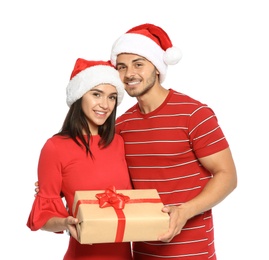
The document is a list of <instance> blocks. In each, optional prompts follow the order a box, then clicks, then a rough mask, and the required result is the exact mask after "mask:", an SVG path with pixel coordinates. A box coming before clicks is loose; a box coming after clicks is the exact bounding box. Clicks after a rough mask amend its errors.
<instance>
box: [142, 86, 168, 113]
mask: <svg viewBox="0 0 269 260" xmlns="http://www.w3.org/2000/svg"><path fill="white" fill-rule="evenodd" d="M168 94H169V90H167V89H165V88H163V87H162V86H161V85H159V86H158V87H153V88H152V89H150V90H149V92H148V93H146V94H144V95H143V96H141V97H138V98H137V101H138V105H139V108H140V110H141V113H143V114H148V113H150V112H152V111H154V110H155V109H157V108H158V107H159V106H160V105H161V104H162V103H163V102H164V100H165V99H166V97H167V95H168Z"/></svg>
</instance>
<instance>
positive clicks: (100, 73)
mask: <svg viewBox="0 0 269 260" xmlns="http://www.w3.org/2000/svg"><path fill="white" fill-rule="evenodd" d="M100 84H111V85H113V86H114V87H115V88H116V90H117V92H118V96H117V101H118V105H119V104H120V103H121V101H122V99H123V96H124V85H123V83H122V81H121V79H120V76H119V72H118V71H117V70H116V69H115V67H114V66H113V65H112V64H111V62H110V61H89V60H84V59H81V58H79V59H77V61H76V64H75V67H74V69H73V72H72V74H71V77H70V82H69V84H68V85H67V88H66V103H67V105H68V106H69V107H70V106H71V105H72V104H73V103H74V102H75V101H77V100H78V99H80V98H81V97H82V96H83V95H84V94H85V93H86V92H88V91H89V90H91V89H92V88H94V87H96V86H98V85H100Z"/></svg>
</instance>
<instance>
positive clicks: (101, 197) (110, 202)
mask: <svg viewBox="0 0 269 260" xmlns="http://www.w3.org/2000/svg"><path fill="white" fill-rule="evenodd" d="M95 197H96V198H97V199H98V200H97V201H96V200H79V201H78V202H77V205H76V208H75V212H74V216H76V215H77V212H78V208H79V205H80V204H97V203H98V201H99V207H100V208H105V207H113V208H114V210H115V212H116V214H117V217H118V227H117V233H116V237H115V242H122V241H123V236H124V231H125V224H126V219H125V215H124V212H123V209H124V206H125V203H126V202H127V203H160V202H161V199H160V198H151V199H149V198H146V199H130V197H128V196H125V195H123V194H122V193H117V192H116V188H115V187H114V186H111V187H109V188H107V189H106V190H105V192H103V193H98V194H96V195H95Z"/></svg>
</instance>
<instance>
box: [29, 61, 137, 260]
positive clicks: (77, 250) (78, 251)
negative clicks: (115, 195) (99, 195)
mask: <svg viewBox="0 0 269 260" xmlns="http://www.w3.org/2000/svg"><path fill="white" fill-rule="evenodd" d="M66 93H67V104H68V106H69V107H70V109H69V111H68V113H67V115H66V118H65V120H64V122H63V125H62V129H61V131H60V132H59V133H57V134H55V135H54V136H52V137H51V138H49V139H48V140H47V141H46V143H45V144H44V146H43V148H42V150H41V154H40V158H39V163H38V183H39V187H40V192H39V193H38V194H37V195H36V197H35V200H34V203H33V206H32V210H31V212H30V215H29V219H28V222H27V226H28V227H29V228H30V229H31V230H32V231H35V230H39V229H42V230H46V231H51V232H56V233H63V232H64V231H65V230H67V231H68V232H69V233H70V241H69V246H68V249H67V251H66V253H65V255H64V257H63V259H64V260H74V259H76V260H84V259H85V260H86V259H87V260H88V259H94V260H96V259H103V260H110V259H111V260H112V259H115V260H121V259H122V260H128V259H132V256H131V248H130V243H107V244H106V243H103V244H92V245H83V244H80V243H79V242H78V241H77V237H78V236H77V231H76V227H75V224H76V223H77V222H78V219H76V218H74V217H73V212H72V205H73V201H74V194H75V191H76V190H98V189H106V188H107V187H109V186H111V185H113V186H115V188H116V189H131V188H132V187H131V183H130V179H129V174H128V170H127V165H126V161H125V151H124V144H123V139H122V138H121V137H120V136H119V135H118V134H115V117H116V107H117V105H118V104H120V103H121V101H122V98H123V95H124V86H123V83H122V82H121V80H120V78H119V75H118V72H117V71H116V70H115V68H114V67H113V66H112V65H111V64H110V62H106V61H87V60H84V59H78V60H77V62H76V64H75V67H74V70H73V72H72V74H71V79H70V82H69V84H68V86H67V92H66ZM62 197H64V198H65V200H66V203H67V207H66V205H65V204H64V202H63V200H62Z"/></svg>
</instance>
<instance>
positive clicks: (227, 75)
mask: <svg viewBox="0 0 269 260" xmlns="http://www.w3.org/2000/svg"><path fill="white" fill-rule="evenodd" d="M268 13H269V8H268V4H267V1H266V0H265V1H261V0H255V1H254V0H253V1H248V0H245V1H243V0H242V1H238V0H226V1H218V0H212V1H210V0H203V1H201V0H196V1H195V0H188V1H187V0H186V1H180V0H179V1H169V0H167V1H161V0H154V1H153V0H152V1H151V0H136V1H121V0H114V1H113V0H98V1H97V0H96V1H90V0H88V1H84V0H77V1H75V0H74V1H70V0H53V1H52V0H46V1H29V0H24V1H19V0H17V1H12V0H10V1H1V3H0V27H1V40H0V44H1V47H0V55H1V56H0V73H1V81H0V82H1V86H0V88H1V90H0V93H1V102H0V106H1V107H0V113H1V117H0V120H1V128H0V129H1V143H0V149H1V182H0V187H1V189H0V192H1V215H0V217H1V226H2V228H1V237H2V242H1V250H0V259H11V260H13V259H18V258H20V259H30V260H32V259H38V260H43V259H44V260H45V259H46V260H48V259H49V260H60V259H62V256H63V255H64V253H65V250H66V247H67V242H68V240H67V239H68V237H67V235H66V234H64V235H59V234H54V233H49V232H45V231H36V232H32V231H30V230H29V229H28V228H27V227H26V222H27V218H28V215H29V212H30V209H31V206H32V202H33V200H34V182H35V181H36V180H37V172H36V168H37V162H38V157H39V152H40V149H41V147H42V146H43V144H44V142H45V141H46V139H47V138H49V137H50V136H51V135H53V134H54V133H56V132H57V131H58V130H59V129H60V127H61V125H62V122H63V120H64V117H65V115H66V112H67V109H68V107H67V105H66V103H65V87H66V85H67V83H68V81H69V77H70V74H71V71H72V70H73V66H74V63H75V60H76V59H77V58H78V57H82V58H86V59H105V60H108V59H109V54H110V48H111V46H112V43H113V42H114V40H116V38H118V37H119V36H120V35H121V34H123V33H125V32H126V31H127V30H129V29H130V28H132V27H134V26H136V25H139V24H142V23H146V22H148V23H154V24H156V25H159V26H161V27H162V28H163V29H165V30H166V32H167V33H168V34H169V36H170V38H171V40H172V42H173V44H174V45H175V46H177V47H179V48H180V49H181V50H182V52H183V58H182V60H181V61H180V62H179V63H178V64H177V65H175V66H170V67H169V69H168V74H167V79H166V81H165V82H164V84H163V85H164V86H165V87H167V88H173V89H176V90H178V91H181V92H184V93H186V94H188V95H190V96H192V97H194V98H196V99H198V100H200V101H202V102H205V103H207V104H208V105H209V106H210V107H212V108H213V110H214V111H215V112H216V114H217V116H218V119H219V123H220V125H221V127H222V128H223V131H224V133H225V134H226V137H227V139H228V141H229V143H230V146H231V149H232V151H233V155H234V159H235V162H236V166H237V171H238V178H239V180H238V188H237V189H236V190H235V191H234V192H233V193H232V194H231V195H230V196H228V198H227V199H226V200H225V201H223V202H222V203H221V204H219V205H218V206H216V207H215V208H214V219H215V243H216V250H217V255H218V260H238V259H269V256H268V255H269V253H268V232H269V228H268V215H267V214H266V212H268V205H269V204H268V198H269V196H268V195H269V193H268V173H269V172H268V146H269V143H268V133H269V132H268V118H269V117H268V111H269V110H268V96H269V94H268V86H269V77H268V76H269V51H268V48H269V47H268V46H269V39H268V32H269V28H268V27H269V16H268ZM134 102H135V100H134V99H131V98H129V97H127V95H125V99H124V102H123V104H122V105H121V106H120V107H119V110H118V113H119V114H121V113H122V112H123V111H124V110H126V109H127V108H128V107H129V106H130V105H131V104H133V103H134Z"/></svg>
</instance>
